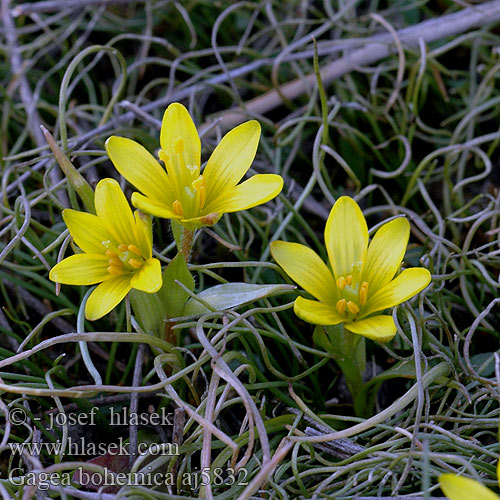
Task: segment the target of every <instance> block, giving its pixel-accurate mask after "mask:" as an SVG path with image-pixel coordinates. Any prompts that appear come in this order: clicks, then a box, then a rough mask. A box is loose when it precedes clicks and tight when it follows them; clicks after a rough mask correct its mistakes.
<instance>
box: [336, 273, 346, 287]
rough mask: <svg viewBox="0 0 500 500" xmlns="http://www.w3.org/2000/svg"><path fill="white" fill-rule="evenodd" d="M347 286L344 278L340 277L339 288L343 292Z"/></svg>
mask: <svg viewBox="0 0 500 500" xmlns="http://www.w3.org/2000/svg"><path fill="white" fill-rule="evenodd" d="M345 285H346V282H345V278H344V277H343V276H340V278H337V286H338V287H339V288H340V289H341V290H343V289H344V287H345Z"/></svg>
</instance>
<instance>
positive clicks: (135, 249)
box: [128, 243, 141, 255]
mask: <svg viewBox="0 0 500 500" xmlns="http://www.w3.org/2000/svg"><path fill="white" fill-rule="evenodd" d="M128 249H129V251H130V252H133V253H135V254H136V255H141V251H140V250H139V248H137V247H136V246H135V245H134V244H133V243H130V245H129V246H128Z"/></svg>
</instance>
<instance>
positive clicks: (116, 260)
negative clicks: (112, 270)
mask: <svg viewBox="0 0 500 500" xmlns="http://www.w3.org/2000/svg"><path fill="white" fill-rule="evenodd" d="M109 265H110V266H115V267H119V268H121V266H122V261H121V260H120V259H119V258H118V257H117V256H116V255H115V256H114V257H111V258H110V259H109Z"/></svg>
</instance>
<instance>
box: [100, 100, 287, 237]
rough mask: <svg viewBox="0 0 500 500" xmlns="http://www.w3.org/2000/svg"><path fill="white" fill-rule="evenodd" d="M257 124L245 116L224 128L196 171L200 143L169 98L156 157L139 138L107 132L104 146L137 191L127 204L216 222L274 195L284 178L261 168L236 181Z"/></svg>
mask: <svg viewBox="0 0 500 500" xmlns="http://www.w3.org/2000/svg"><path fill="white" fill-rule="evenodd" d="M259 137H260V125H259V124H258V122H256V121H255V120H251V121H248V122H246V123H243V124H241V125H239V126H238V127H236V128H234V129H233V130H231V131H230V132H229V133H227V134H226V135H225V136H224V137H223V138H222V140H221V142H220V143H219V145H218V146H217V147H216V148H215V150H214V152H213V153H212V155H211V156H210V158H209V160H208V162H207V165H206V167H205V169H204V170H203V173H202V174H201V173H200V163H201V144H200V138H199V136H198V132H197V131H196V127H195V125H194V123H193V120H192V119H191V116H190V115H189V113H188V111H187V109H186V108H185V107H184V106H183V105H182V104H179V103H173V104H171V105H170V106H169V107H168V108H167V110H166V111H165V114H164V115H163V122H162V126H161V132H160V145H161V149H160V152H159V155H158V156H159V158H160V161H161V162H162V163H163V164H164V166H165V169H166V171H165V169H164V168H163V167H162V166H161V165H160V163H158V161H157V160H156V159H155V158H154V157H153V156H152V155H151V154H150V153H149V152H148V151H147V150H146V149H145V148H144V147H142V146H141V145H140V144H138V143H137V142H135V141H132V140H131V139H126V138H124V137H117V136H112V137H110V138H109V139H108V140H107V141H106V151H107V153H108V155H109V157H110V159H111V161H112V162H113V164H114V165H115V167H116V169H117V170H118V172H120V174H122V175H123V177H125V178H126V179H127V180H128V181H129V182H130V183H131V184H133V185H134V186H135V187H136V188H137V189H138V190H139V191H141V193H142V194H140V193H134V194H133V195H132V204H133V205H134V206H135V207H137V208H138V209H139V210H142V211H143V212H146V213H149V214H152V215H156V216H157V217H162V218H165V219H177V220H178V221H179V222H180V223H181V224H182V225H183V226H184V227H186V228H187V229H189V230H194V229H196V228H199V227H202V226H211V225H213V224H215V223H216V222H217V221H218V220H219V219H220V217H221V216H222V214H223V213H229V212H237V211H239V210H246V209H247V208H251V207H254V206H256V205H260V204H261V203H265V202H267V201H269V200H271V199H272V198H274V197H275V196H277V195H278V194H279V193H280V191H281V189H282V187H283V179H282V178H281V177H280V176H279V175H274V174H260V175H254V176H253V177H251V178H250V179H248V180H246V181H244V182H242V183H240V184H238V183H239V182H240V180H241V179H242V178H243V176H244V175H245V173H246V172H247V170H248V169H249V168H250V165H251V164H252V162H253V159H254V157H255V152H256V151H257V146H258V143H259Z"/></svg>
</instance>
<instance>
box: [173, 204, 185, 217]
mask: <svg viewBox="0 0 500 500" xmlns="http://www.w3.org/2000/svg"><path fill="white" fill-rule="evenodd" d="M172 209H173V211H174V214H175V215H180V216H181V217H182V216H183V215H184V210H183V209H182V203H181V202H180V201H179V200H175V201H174V202H173V203H172Z"/></svg>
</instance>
